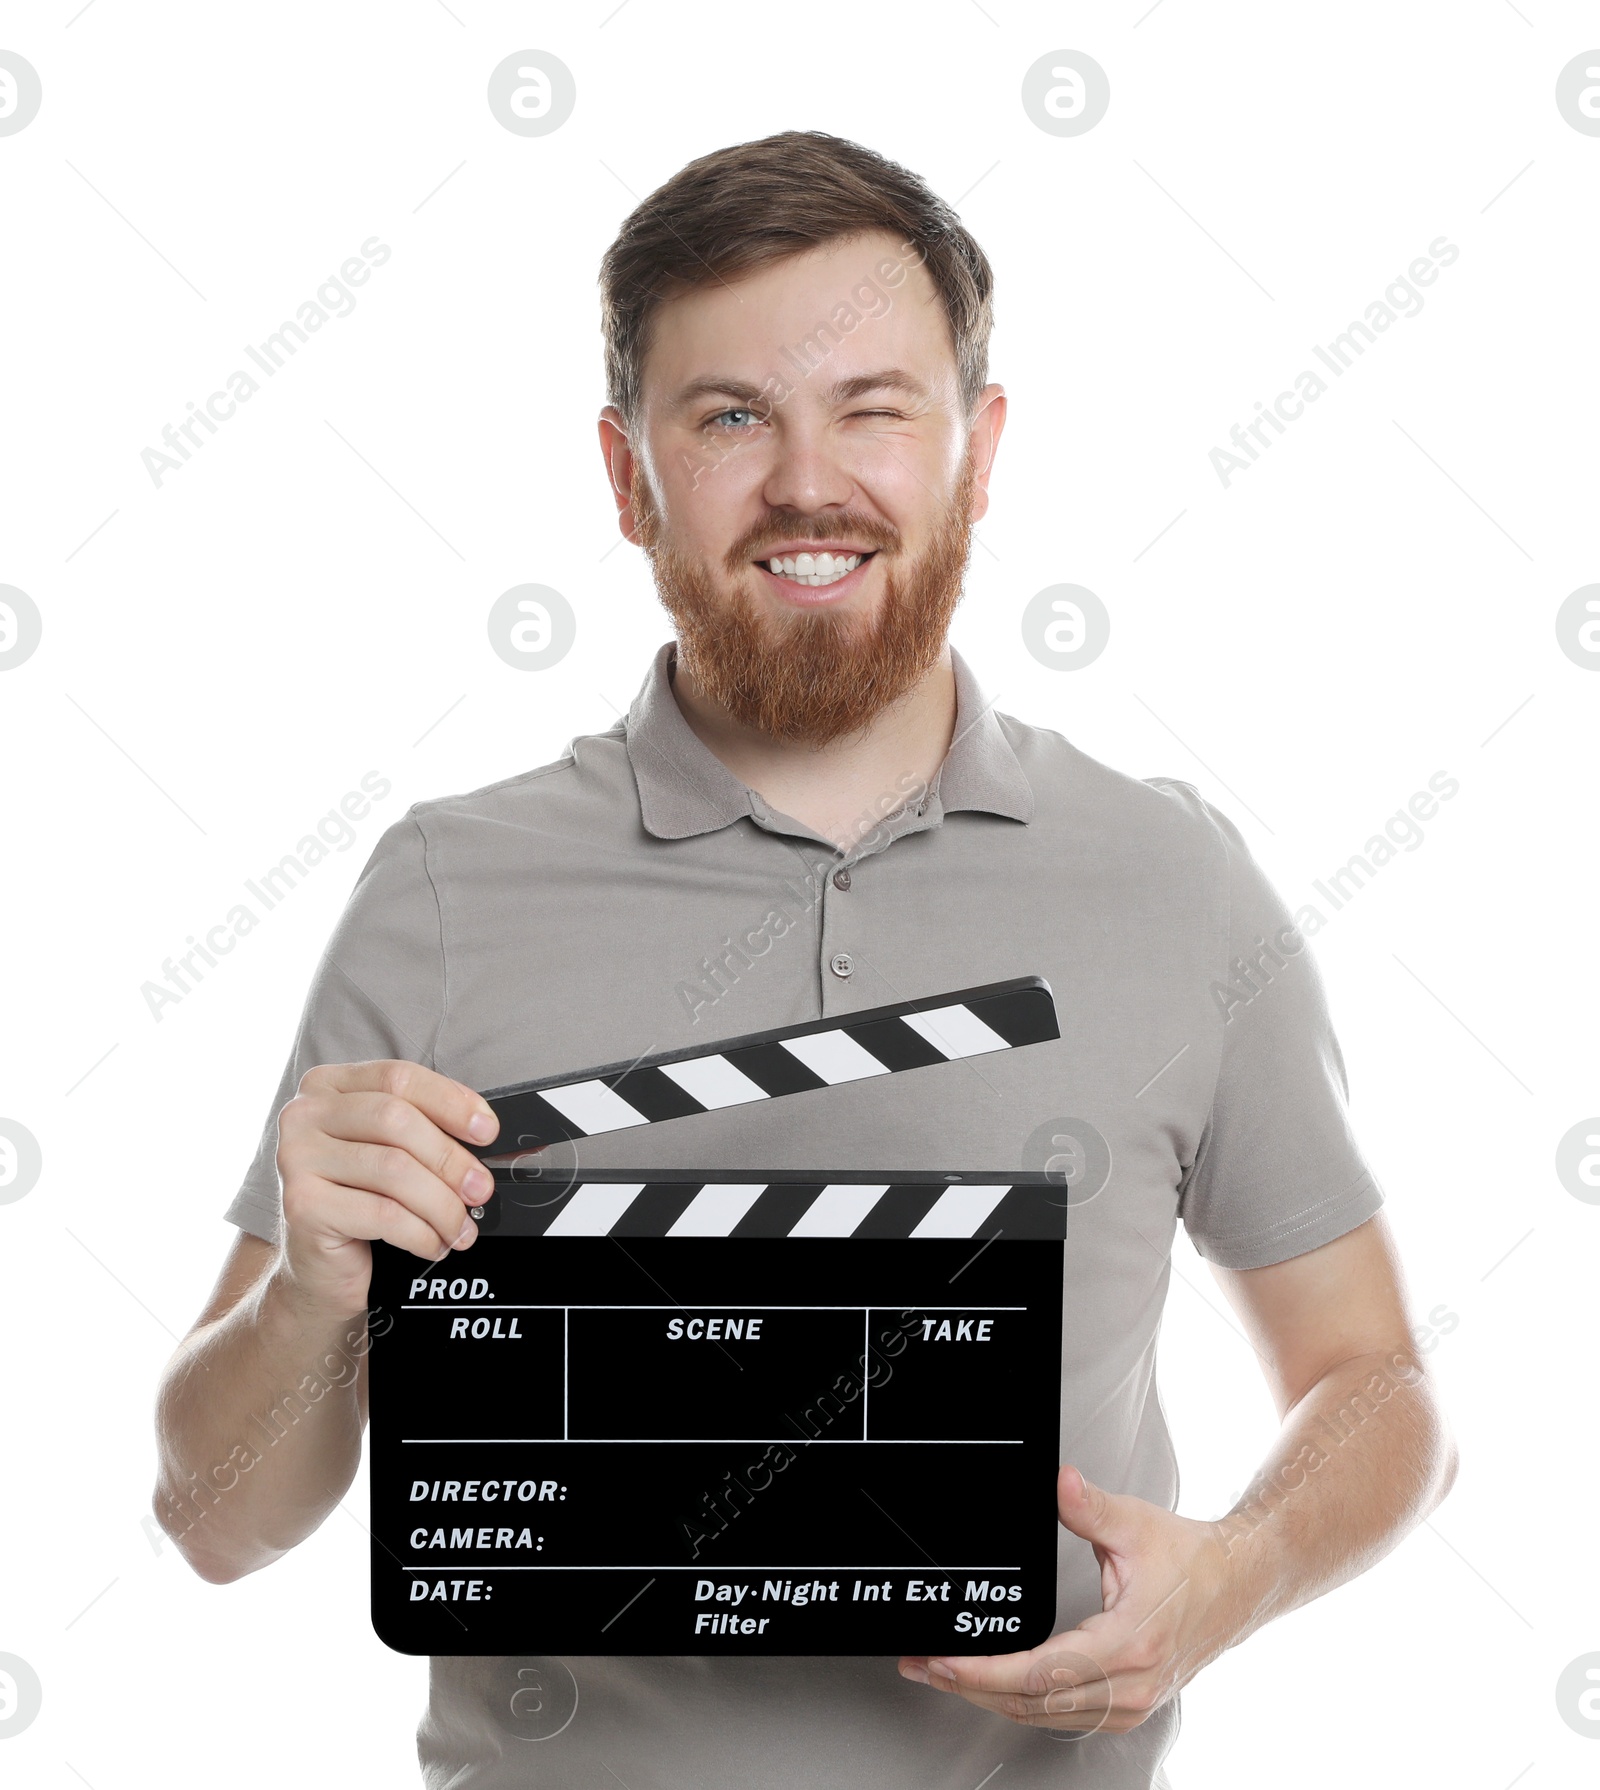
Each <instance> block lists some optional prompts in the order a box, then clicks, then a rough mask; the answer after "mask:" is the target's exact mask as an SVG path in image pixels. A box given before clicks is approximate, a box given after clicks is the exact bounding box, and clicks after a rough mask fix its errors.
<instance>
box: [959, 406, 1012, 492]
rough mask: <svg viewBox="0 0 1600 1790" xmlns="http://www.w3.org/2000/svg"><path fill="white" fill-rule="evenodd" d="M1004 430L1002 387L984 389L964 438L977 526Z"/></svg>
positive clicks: (1004, 413) (1004, 408)
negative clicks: (970, 461) (969, 429)
mask: <svg viewBox="0 0 1600 1790" xmlns="http://www.w3.org/2000/svg"><path fill="white" fill-rule="evenodd" d="M1005 426H1006V393H1005V387H1004V386H1002V385H986V386H985V387H984V388H983V390H982V391H981V392H980V393H979V394H978V409H977V414H976V415H975V416H974V417H973V419H972V431H971V433H970V435H969V436H968V437H967V451H968V453H970V454H971V456H972V467H973V486H972V520H973V521H974V522H981V521H982V520H983V518H984V517H985V516H986V515H987V514H988V512H989V474H990V473H991V472H992V471H993V470H994V457H995V454H996V452H997V451H998V450H999V447H1000V434H1001V431H1002V430H1003V429H1004V428H1005Z"/></svg>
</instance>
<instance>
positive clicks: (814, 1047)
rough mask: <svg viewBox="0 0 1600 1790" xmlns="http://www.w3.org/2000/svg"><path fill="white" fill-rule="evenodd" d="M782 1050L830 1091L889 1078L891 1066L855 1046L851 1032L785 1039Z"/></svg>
mask: <svg viewBox="0 0 1600 1790" xmlns="http://www.w3.org/2000/svg"><path fill="white" fill-rule="evenodd" d="M779 1042H780V1043H781V1044H782V1045H783V1048H784V1049H785V1050H786V1051H788V1052H789V1053H790V1055H791V1056H796V1057H798V1058H799V1059H800V1061H801V1062H802V1063H804V1064H805V1066H806V1067H807V1068H808V1069H809V1070H810V1071H811V1072H812V1074H813V1075H820V1076H821V1077H822V1079H823V1080H824V1081H825V1082H826V1083H827V1084H828V1086H829V1087H833V1086H835V1085H836V1084H837V1083H839V1082H842V1081H864V1080H865V1079H866V1077H867V1076H869V1075H887V1074H888V1073H889V1069H888V1066H887V1065H886V1064H884V1063H880V1062H879V1061H878V1059H877V1058H876V1057H875V1056H874V1055H873V1054H872V1052H871V1051H870V1050H867V1049H865V1048H864V1047H863V1046H862V1045H859V1044H857V1043H856V1041H855V1039H854V1038H852V1037H851V1036H850V1034H849V1033H848V1032H812V1033H811V1034H810V1035H809V1036H808V1037H805V1038H783V1039H780V1040H779Z"/></svg>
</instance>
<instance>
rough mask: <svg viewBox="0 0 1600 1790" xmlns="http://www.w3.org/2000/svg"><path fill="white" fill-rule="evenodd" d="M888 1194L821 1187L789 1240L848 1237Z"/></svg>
mask: <svg viewBox="0 0 1600 1790" xmlns="http://www.w3.org/2000/svg"><path fill="white" fill-rule="evenodd" d="M888 1191H889V1183H888V1182H887V1181H885V1182H884V1184H883V1185H882V1186H881V1187H824V1188H823V1190H822V1192H821V1193H819V1194H818V1195H817V1197H816V1198H815V1199H814V1200H813V1201H812V1202H811V1204H810V1205H809V1206H808V1207H807V1208H806V1210H805V1214H804V1216H803V1217H802V1218H801V1220H800V1222H799V1223H798V1224H797V1225H796V1226H795V1227H794V1229H793V1230H792V1231H790V1233H789V1235H790V1236H791V1237H848V1236H849V1235H850V1233H851V1232H852V1231H853V1230H854V1229H855V1228H856V1226H857V1225H858V1224H860V1222H861V1221H862V1219H863V1218H865V1217H866V1215H867V1214H868V1213H869V1212H870V1211H871V1210H872V1208H873V1207H874V1206H875V1205H877V1203H878V1201H879V1200H881V1199H882V1198H883V1196H884V1195H885V1194H886V1193H887V1192H888Z"/></svg>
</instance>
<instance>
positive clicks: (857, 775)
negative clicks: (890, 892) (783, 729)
mask: <svg viewBox="0 0 1600 1790" xmlns="http://www.w3.org/2000/svg"><path fill="white" fill-rule="evenodd" d="M672 694H673V696H674V698H675V699H676V701H677V704H678V708H679V710H680V711H681V713H682V715H683V718H684V720H685V721H687V722H688V723H689V726H690V727H691V728H692V729H693V730H694V732H695V734H696V736H697V737H698V738H699V740H700V742H701V743H702V744H703V745H704V746H705V747H706V749H707V750H708V751H710V752H712V753H714V754H715V756H716V757H717V758H718V759H720V760H721V761H722V763H723V764H725V765H726V766H727V767H728V769H729V770H730V771H732V772H733V774H734V776H735V777H737V778H738V779H739V781H740V782H741V783H743V784H745V785H746V786H747V787H748V788H750V789H753V790H755V791H756V793H757V794H758V795H759V796H760V797H761V798H762V800H763V801H765V802H766V803H767V804H768V805H769V806H770V807H773V808H776V809H777V810H778V811H779V812H780V813H781V814H787V815H789V816H790V817H791V818H792V819H794V820H798V821H801V822H803V823H804V825H806V826H808V827H810V828H811V829H812V831H813V832H816V833H820V834H821V835H822V836H823V838H824V839H830V840H832V841H833V843H834V844H835V845H837V846H838V847H839V849H840V850H841V851H849V850H850V848H851V847H852V846H854V845H856V844H858V843H859V841H860V840H861V839H862V838H863V837H864V836H865V835H866V834H868V833H870V832H871V831H872V829H873V827H874V826H876V825H877V824H878V822H879V821H881V820H882V819H883V817H884V816H885V815H886V814H888V813H890V812H892V811H893V809H895V808H898V807H900V806H901V805H902V804H903V803H904V802H905V801H906V800H907V798H908V797H911V796H915V795H916V794H917V791H918V788H919V786H925V787H931V786H932V783H933V780H934V778H935V776H936V775H937V774H938V771H939V767H940V766H941V765H942V764H943V763H944V758H945V754H946V753H947V752H948V751H949V750H950V740H951V737H952V735H953V734H954V733H955V725H956V679H955V669H954V667H953V666H952V665H951V663H950V648H949V647H948V646H946V647H945V648H944V650H943V651H942V652H941V653H940V655H939V658H938V660H937V661H936V662H935V664H934V666H933V668H932V670H931V671H929V672H928V674H927V676H926V677H924V678H923V679H922V681H921V682H920V683H918V684H916V685H914V686H913V687H912V688H911V689H910V690H908V691H907V692H906V694H905V695H904V696H902V697H901V698H900V700H899V701H898V702H896V703H894V704H892V705H891V706H890V707H889V708H887V709H885V710H884V711H883V713H882V714H881V715H879V716H878V717H877V719H876V720H874V721H873V723H872V724H871V726H870V727H868V728H867V729H866V730H865V731H864V732H862V733H859V734H854V735H852V736H850V737H849V738H848V739H843V740H833V741H830V742H829V744H827V745H826V746H807V745H803V744H797V743H795V742H794V741H790V740H779V739H774V738H773V737H772V735H771V734H766V733H761V732H759V731H758V730H757V729H755V728H752V727H746V726H744V725H743V724H742V723H741V722H739V721H736V720H734V718H733V717H732V716H731V715H730V714H729V713H728V712H727V710H726V709H725V708H723V707H722V705H721V704H720V703H718V702H715V701H713V700H712V699H711V698H710V697H708V696H707V695H706V694H705V692H704V691H703V690H701V689H700V688H699V686H698V685H697V684H696V683H695V681H694V678H693V677H692V676H691V674H690V673H689V672H688V671H687V670H686V669H685V667H684V666H683V665H682V664H676V665H675V668H674V671H673V675H672Z"/></svg>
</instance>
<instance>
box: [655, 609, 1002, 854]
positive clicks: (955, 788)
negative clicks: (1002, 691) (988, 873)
mask: <svg viewBox="0 0 1600 1790" xmlns="http://www.w3.org/2000/svg"><path fill="white" fill-rule="evenodd" d="M676 652H677V642H676V641H675V640H668V641H665V642H664V643H663V644H662V645H661V646H660V647H659V648H658V649H657V651H656V655H655V658H654V660H653V661H652V662H651V666H650V670H649V672H648V673H647V675H646V677H645V680H644V683H643V684H642V685H641V686H640V688H639V694H638V695H637V696H636V697H635V698H634V700H633V706H632V707H631V708H630V709H629V710H628V716H627V721H626V723H625V728H626V741H627V749H628V761H629V763H630V764H631V765H632V767H633V775H634V780H635V781H636V782H637V784H638V786H639V813H640V817H641V818H642V820H643V821H644V826H645V831H646V832H647V833H650V834H652V835H653V836H654V837H655V838H657V839H687V838H690V837H692V836H693V835H694V834H696V833H712V832H715V831H717V829H718V828H720V827H725V826H727V825H728V824H729V823H730V822H731V821H735V820H739V819H741V818H742V817H743V816H745V815H754V814H756V813H757V811H758V808H759V810H760V812H762V813H770V810H769V809H767V808H766V807H765V805H764V804H762V803H761V798H760V797H759V796H757V795H756V794H755V793H754V791H752V790H751V789H750V788H749V787H748V786H747V785H745V784H744V783H741V782H740V781H739V779H738V778H737V777H736V776H734V774H733V772H732V771H730V770H729V769H728V767H727V766H726V765H725V764H724V763H723V762H722V760H721V759H720V758H718V757H717V755H716V754H715V753H714V752H713V751H712V750H711V749H710V747H708V746H707V745H706V744H705V743H704V742H703V741H702V740H701V738H700V736H699V735H698V734H697V733H696V732H695V731H694V729H693V728H692V727H690V725H689V723H688V722H687V721H686V720H685V719H684V718H683V711H682V710H681V709H680V708H679V707H678V702H677V698H676V697H675V696H674V695H673V694H672V685H671V684H670V683H669V682H668V678H667V673H668V668H669V667H670V665H671V664H672V662H673V658H674V656H675V654H676ZM950 665H951V669H952V670H953V671H954V673H955V680H956V725H955V733H954V736H953V737H952V739H951V742H950V750H949V751H948V752H947V753H946V754H945V758H944V762H943V764H942V765H941V766H940V767H939V773H938V775H937V776H936V777H935V778H934V784H933V793H934V796H935V797H936V798H937V801H938V803H939V806H940V810H941V811H942V813H944V814H950V813H952V812H954V811H955V810H957V809H962V808H966V809H977V810H980V811H982V812H984V813H987V814H1000V815H1004V816H1005V817H1006V818H1007V819H1009V820H1020V821H1027V820H1029V819H1031V818H1032V815H1033V789H1032V786H1031V785H1030V784H1029V782H1028V779H1027V776H1026V775H1025V773H1024V772H1023V769H1022V766H1021V765H1020V764H1019V763H1018V762H1017V755H1016V753H1015V752H1014V751H1013V750H1012V747H1011V742H1010V741H1009V740H1008V739H1007V738H1006V735H1005V730H1004V729H1003V728H1002V727H1001V725H1000V720H999V717H998V716H997V715H996V714H995V711H994V706H993V704H992V703H990V702H989V701H987V700H986V699H985V697H984V694H983V691H982V690H981V689H980V688H979V686H978V681H977V679H976V678H975V677H974V676H973V674H972V671H971V668H970V667H969V666H968V665H967V662H966V660H965V659H963V658H962V657H961V655H960V654H959V653H958V652H957V651H956V650H955V648H954V647H951V649H950Z"/></svg>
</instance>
